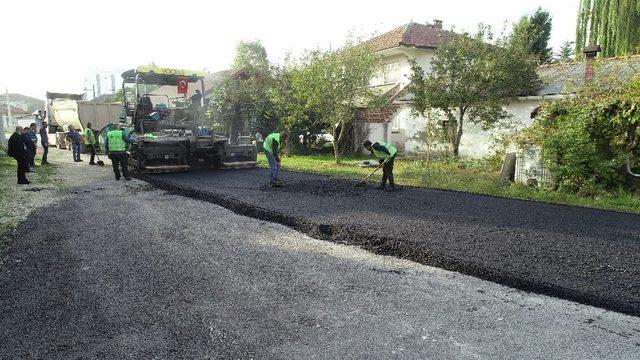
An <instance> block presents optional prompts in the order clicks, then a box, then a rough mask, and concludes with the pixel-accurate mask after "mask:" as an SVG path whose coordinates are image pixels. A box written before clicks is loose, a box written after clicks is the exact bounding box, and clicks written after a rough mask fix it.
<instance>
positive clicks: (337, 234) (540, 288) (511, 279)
mask: <svg viewBox="0 0 640 360" xmlns="http://www.w3.org/2000/svg"><path fill="white" fill-rule="evenodd" d="M135 176H136V178H138V179H139V180H142V181H144V182H147V183H149V184H150V185H152V186H154V187H155V188H158V189H161V190H164V191H166V192H168V193H171V194H175V195H179V196H183V197H188V198H191V199H195V200H200V201H206V202H209V203H212V204H215V205H218V206H221V207H223V208H226V209H228V210H230V211H232V212H234V213H236V214H238V215H242V216H247V217H251V218H255V219H259V220H265V221H269V222H274V223H278V224H281V225H285V226H287V227H290V228H292V229H294V230H296V231H299V232H302V233H305V234H307V235H309V236H311V237H313V238H316V239H320V240H325V241H331V242H334V243H339V244H347V245H353V246H359V247H360V248H362V249H364V250H367V251H370V252H372V253H374V254H377V255H383V256H393V257H397V258H401V259H406V260H410V261H414V262H417V263H420V264H423V265H427V266H432V267H437V268H441V269H444V270H448V271H454V272H458V273H461V274H464V275H468V276H473V277H476V278H479V279H482V280H486V281H490V282H493V283H497V284H500V285H503V286H508V287H511V288H514V289H518V290H522V291H527V292H532V293H536V294H541V295H546V296H551V297H554V298H558V299H562V300H569V301H573V302H576V303H580V304H584V305H588V306H594V307H598V308H602V309H605V310H610V311H615V312H619V313H622V314H625V315H631V316H636V317H640V304H638V303H635V302H632V301H625V300H623V299H620V298H610V297H607V296H606V294H605V295H604V296H603V295H598V294H595V293H593V292H585V291H581V290H577V289H572V288H567V287H562V286H557V285H554V284H552V283H546V282H537V281H532V280H528V279H524V278H522V277H520V276H518V275H517V274H513V273H508V272H504V271H501V270H500V269H492V268H489V267H482V266H478V265H477V264H473V263H471V262H468V261H465V260H462V259H456V258H452V257H449V256H446V255H442V254H438V253H437V252H434V251H433V250H431V249H428V248H427V247H425V246H420V245H417V244H414V243H411V242H407V241H402V240H395V239H391V238H383V237H376V236H371V235H367V234H362V233H356V232H354V231H352V230H351V229H343V228H340V227H338V226H335V225H326V224H318V223H313V222H309V221H307V220H305V219H300V218H296V217H293V216H289V215H286V214H282V213H279V212H276V211H272V210H268V209H265V208H261V207H259V206H255V205H252V204H248V203H245V202H242V201H240V200H236V199H231V198H227V197H224V196H220V195H216V194H213V193H210V192H206V191H199V190H195V189H191V188H186V187H181V186H179V185H177V184H175V183H173V182H170V181H164V180H160V179H158V178H153V177H150V176H147V175H140V174H136V175H135ZM423 189H424V188H423ZM433 190H439V189H433ZM439 191H442V190H439ZM445 191H446V190H445ZM466 194H469V193H466ZM476 195H481V196H491V195H483V194H476ZM520 201H528V200H520ZM554 205H559V204H554ZM561 206H571V205H561ZM588 209H591V208H588ZM596 210H597V209H596ZM600 211H606V210H600ZM627 214H628V213H627Z"/></svg>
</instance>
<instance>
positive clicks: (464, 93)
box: [410, 28, 539, 157]
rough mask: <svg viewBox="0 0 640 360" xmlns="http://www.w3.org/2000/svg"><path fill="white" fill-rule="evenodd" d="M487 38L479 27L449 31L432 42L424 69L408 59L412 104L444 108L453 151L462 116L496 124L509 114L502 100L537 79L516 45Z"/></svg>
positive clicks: (522, 91) (484, 124)
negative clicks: (451, 33)
mask: <svg viewBox="0 0 640 360" xmlns="http://www.w3.org/2000/svg"><path fill="white" fill-rule="evenodd" d="M489 39H491V35H490V33H487V32H486V31H485V30H484V29H483V28H480V30H479V31H478V33H476V34H475V35H469V34H466V33H465V34H461V35H458V36H454V37H452V38H451V39H450V40H449V41H448V42H447V43H443V44H442V45H441V46H440V47H438V49H437V50H436V52H435V56H434V58H433V60H432V62H431V71H430V72H429V73H428V74H425V72H424V70H423V69H422V68H421V67H420V66H419V65H418V64H417V63H415V62H413V63H412V65H411V67H412V70H413V71H412V76H411V85H410V90H411V91H412V92H413V94H414V100H413V103H412V106H413V109H414V110H415V111H416V112H418V113H420V114H422V115H426V114H427V112H429V111H432V110H434V109H435V110H437V111H440V112H441V113H442V114H444V116H445V121H443V122H442V126H443V128H444V131H445V134H446V138H447V139H448V141H449V142H450V144H451V146H452V148H453V155H454V156H456V157H457V156H458V155H459V147H460V140H461V139H462V135H463V127H464V122H465V121H470V122H471V123H475V124H481V125H482V127H483V128H484V129H489V128H493V127H495V126H497V125H498V124H499V122H500V121H502V120H504V119H507V118H509V114H508V113H507V112H506V111H505V110H504V109H503V105H505V103H507V102H508V101H510V100H512V99H513V98H515V97H516V96H518V95H526V94H529V93H532V92H533V91H534V90H535V89H536V87H537V86H538V83H539V81H538V77H537V74H536V69H535V64H534V63H533V62H532V61H530V60H528V58H527V57H528V55H527V54H526V53H524V52H523V51H522V49H521V48H519V47H514V46H506V45H507V44H506V43H505V41H499V42H498V45H494V44H489V43H487V42H486V40H489Z"/></svg>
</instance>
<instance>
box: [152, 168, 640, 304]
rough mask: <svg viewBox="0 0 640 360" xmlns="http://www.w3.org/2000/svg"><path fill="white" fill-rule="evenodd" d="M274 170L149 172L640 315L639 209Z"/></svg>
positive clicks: (338, 233)
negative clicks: (388, 187)
mask: <svg viewBox="0 0 640 360" xmlns="http://www.w3.org/2000/svg"><path fill="white" fill-rule="evenodd" d="M266 178H267V170H265V169H251V170H235V171H234V170H228V171H201V172H189V173H179V174H164V175H154V176H147V177H145V180H146V181H149V182H150V183H152V184H154V185H155V186H157V187H159V188H162V189H165V190H169V191H173V192H175V193H178V194H181V195H185V196H189V197H192V198H196V199H202V200H207V201H210V202H213V203H216V204H218V205H222V206H225V207H227V208H229V209H232V210H233V211H235V212H237V213H239V214H242V215H248V216H253V217H256V218H259V219H262V220H268V221H275V222H278V223H281V224H284V225H287V226H291V227H293V228H295V229H296V230H299V231H303V232H305V233H307V234H309V235H311V236H313V237H317V238H321V239H325V240H332V241H334V242H338V243H348V244H353V245H358V246H361V247H363V248H365V249H368V250H371V251H373V252H375V253H378V254H385V255H393V256H397V257H401V258H406V259H410V260H413V261H417V262H420V263H423V264H427V265H432V266H436V267H440V268H443V269H448V270H453V271H459V272H461V273H464V274H468V275H472V276H476V277H479V278H481V279H485V280H490V281H494V282H497V283H500V284H504V285H507V286H510V287H514V288H518V289H521V290H525V291H533V292H537V293H541V294H547V295H551V296H556V297H559V298H564V299H569V300H572V301H577V302H580V303H584V304H589V305H594V306H598V307H602V308H605V309H610V310H615V311H619V312H622V313H626V314H631V315H636V316H638V315H640V216H639V215H634V214H625V213H617V212H608V211H601V210H594V209H586V208H578V207H571V206H562V205H551V204H544V203H536V202H528V201H520V200H512V199H503V198H495V197H490V196H482V195H475V194H467V193H459V192H450V191H439V190H429V189H418V188H404V189H402V190H401V191H399V192H397V193H387V192H378V191H376V190H373V189H358V188H354V187H353V185H354V182H352V181H347V180H341V179H337V178H331V177H324V176H318V175H311V174H300V173H291V172H284V173H283V178H284V180H285V183H286V185H285V187H283V188H281V189H271V188H269V187H268V186H267V185H266V184H265V179H266Z"/></svg>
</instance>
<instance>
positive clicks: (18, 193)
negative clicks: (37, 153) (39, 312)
mask: <svg viewBox="0 0 640 360" xmlns="http://www.w3.org/2000/svg"><path fill="white" fill-rule="evenodd" d="M36 165H39V161H36ZM17 166H18V165H17V163H16V161H15V160H14V159H13V158H10V157H7V156H0V248H1V247H2V246H1V244H2V242H3V240H4V239H5V238H6V237H7V235H8V234H9V233H10V232H11V231H13V230H14V229H15V228H17V227H18V225H20V223H21V222H22V221H24V220H25V219H26V218H27V216H28V215H29V213H30V212H31V211H32V210H33V209H34V208H36V207H37V205H38V203H39V202H40V199H41V198H42V197H43V196H46V195H44V194H40V192H39V191H37V190H38V189H39V188H43V187H46V188H52V187H53V186H54V185H52V184H53V183H54V182H53V181H52V179H53V176H54V174H55V171H56V170H55V165H47V166H38V168H37V172H35V173H28V174H27V177H28V178H29V181H31V182H32V184H31V185H26V186H24V185H21V186H18V185H16V181H17V178H16V168H17Z"/></svg>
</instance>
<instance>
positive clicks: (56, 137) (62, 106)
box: [47, 91, 84, 149]
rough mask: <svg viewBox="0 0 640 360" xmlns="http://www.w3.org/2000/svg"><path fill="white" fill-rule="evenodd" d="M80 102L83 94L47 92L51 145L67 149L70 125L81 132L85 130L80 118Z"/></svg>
mask: <svg viewBox="0 0 640 360" xmlns="http://www.w3.org/2000/svg"><path fill="white" fill-rule="evenodd" d="M79 100H82V94H69V93H59V92H49V91H47V118H48V122H49V134H50V135H49V143H50V144H51V145H56V146H57V147H58V148H61V149H65V148H66V147H67V144H66V141H65V134H66V132H67V130H68V128H69V125H72V126H73V127H75V128H76V129H79V130H80V131H82V129H83V128H84V127H83V126H82V123H81V122H80V118H79V117H78V101H79Z"/></svg>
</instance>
